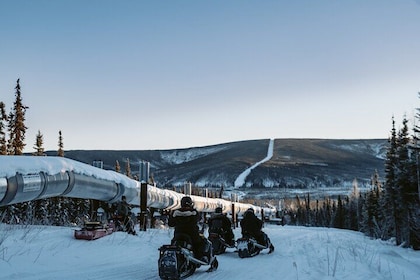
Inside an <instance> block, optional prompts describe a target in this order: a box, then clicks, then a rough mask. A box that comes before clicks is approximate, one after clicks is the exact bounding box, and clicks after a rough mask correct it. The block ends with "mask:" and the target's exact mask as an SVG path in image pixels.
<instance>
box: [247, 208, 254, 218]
mask: <svg viewBox="0 0 420 280" xmlns="http://www.w3.org/2000/svg"><path fill="white" fill-rule="evenodd" d="M251 214H252V215H255V214H254V209H253V208H248V210H246V211H245V213H244V217H245V216H248V215H251Z"/></svg>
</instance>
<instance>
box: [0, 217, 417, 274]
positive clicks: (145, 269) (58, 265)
mask: <svg viewBox="0 0 420 280" xmlns="http://www.w3.org/2000/svg"><path fill="white" fill-rule="evenodd" d="M75 229H78V228H67V227H53V226H22V225H7V224H0V279H22V280H49V279H54V280H56V279H65V280H66V279H69V280H70V279H90V280H94V279H101V280H106V279H126V280H129V279H136V280H138V279H159V275H158V266H157V262H158V256H159V251H158V248H159V247H160V246H161V245H163V244H168V243H169V242H170V240H171V238H172V235H173V229H170V228H160V229H148V230H147V231H145V232H144V231H142V232H140V231H138V235H137V236H133V235H128V234H126V233H124V232H115V233H113V234H111V235H109V236H106V237H103V238H100V239H98V240H94V241H86V240H77V239H75V238H74V237H73V234H74V230H75ZM137 230H138V228H137ZM264 231H265V232H266V233H267V234H268V235H269V237H270V238H271V240H272V242H273V244H274V245H275V248H276V249H275V251H274V252H273V253H272V254H267V252H266V251H263V252H261V254H260V255H258V256H255V257H253V258H248V259H240V258H239V257H238V255H237V253H235V252H234V251H233V249H228V251H227V252H226V253H225V254H223V255H219V256H217V258H218V261H219V268H218V270H216V271H214V272H211V273H207V272H205V270H206V267H204V266H203V267H201V268H199V269H198V270H197V271H196V273H195V274H194V275H192V276H191V277H189V278H188V279H191V280H194V279H231V280H236V279H264V280H270V279H285V280H288V279H291V280H309V279H310V280H319V279H352V280H358V279H360V280H365V279H370V280H375V279H378V280H379V279H393V280H398V279H401V280H402V279H404V280H414V279H418V277H419V275H420V252H418V251H413V250H411V249H405V248H401V247H397V246H395V245H393V244H392V242H383V241H380V240H371V239H369V238H367V237H365V236H364V235H362V234H361V233H358V232H352V231H348V230H339V229H328V228H311V227H293V226H284V227H283V226H278V225H271V224H266V226H265V228H264ZM234 232H235V236H236V238H238V237H239V236H240V228H236V229H235V230H234Z"/></svg>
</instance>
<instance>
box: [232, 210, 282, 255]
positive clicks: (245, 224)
mask: <svg viewBox="0 0 420 280" xmlns="http://www.w3.org/2000/svg"><path fill="white" fill-rule="evenodd" d="M240 224H241V233H242V236H250V237H253V238H255V240H257V242H258V243H259V244H261V245H263V246H266V247H267V248H270V251H269V253H272V252H273V251H274V246H273V244H271V241H270V238H268V236H267V234H266V233H265V232H263V231H262V226H263V223H262V221H261V220H260V219H258V218H257V216H255V213H254V209H253V208H249V209H248V210H246V211H245V213H244V215H243V218H242V220H241V222H240Z"/></svg>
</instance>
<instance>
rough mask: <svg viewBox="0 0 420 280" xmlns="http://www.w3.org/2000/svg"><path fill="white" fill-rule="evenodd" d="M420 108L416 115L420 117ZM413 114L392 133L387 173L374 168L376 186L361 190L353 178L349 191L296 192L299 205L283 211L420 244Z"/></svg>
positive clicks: (300, 220) (300, 219) (418, 132)
mask: <svg viewBox="0 0 420 280" xmlns="http://www.w3.org/2000/svg"><path fill="white" fill-rule="evenodd" d="M419 112H420V109H417V114H416V119H417V120H420V113H419ZM409 131H410V130H409V128H408V120H407V119H406V118H405V117H404V119H403V122H402V128H401V129H400V130H398V131H397V130H396V128H395V121H394V118H392V129H391V136H390V138H389V139H388V142H389V146H388V150H387V154H386V159H385V179H384V180H383V182H382V181H381V180H380V178H379V176H378V173H375V174H373V176H372V180H371V189H370V190H369V191H368V192H366V193H363V194H362V193H360V192H359V191H358V188H357V182H356V183H353V192H352V194H351V195H350V196H346V197H341V196H338V198H337V199H336V200H332V199H329V198H326V199H325V200H324V201H322V202H320V201H319V200H316V201H315V203H313V202H311V199H310V196H309V194H308V195H307V196H305V197H304V198H303V199H301V198H299V197H296V201H295V203H294V205H293V206H294V207H288V208H287V209H286V210H285V213H283V215H284V216H286V217H287V218H288V219H290V222H291V223H292V224H296V225H308V226H322V227H334V228H340V229H350V230H355V231H360V232H363V233H364V234H366V235H367V236H370V237H372V238H380V239H382V240H390V239H394V240H395V244H396V245H398V246H403V247H411V248H413V249H415V250H420V192H419V190H420V180H419V177H420V166H419V149H420V145H419V144H420V143H419V142H418V141H419V139H420V127H419V126H417V125H414V127H413V130H412V131H413V133H412V134H411V135H410V133H409Z"/></svg>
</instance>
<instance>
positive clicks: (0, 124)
mask: <svg viewBox="0 0 420 280" xmlns="http://www.w3.org/2000/svg"><path fill="white" fill-rule="evenodd" d="M6 122H7V114H6V106H5V104H4V103H3V102H0V155H7V141H6V132H5V128H6V125H5V123H6Z"/></svg>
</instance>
